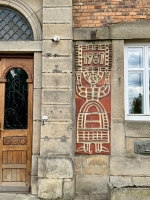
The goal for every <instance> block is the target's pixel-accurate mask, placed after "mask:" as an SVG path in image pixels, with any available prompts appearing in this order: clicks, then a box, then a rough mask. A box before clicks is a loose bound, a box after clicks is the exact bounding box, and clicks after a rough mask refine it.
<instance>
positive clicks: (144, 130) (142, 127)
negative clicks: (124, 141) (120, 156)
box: [125, 121, 150, 137]
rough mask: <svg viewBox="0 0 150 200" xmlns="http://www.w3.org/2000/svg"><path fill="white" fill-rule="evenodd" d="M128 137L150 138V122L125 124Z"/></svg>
mask: <svg viewBox="0 0 150 200" xmlns="http://www.w3.org/2000/svg"><path fill="white" fill-rule="evenodd" d="M125 130H126V136H129V137H149V136H150V135H149V130H150V123H149V122H135V121H134V122H131V121H130V122H128V121H126V122H125Z"/></svg>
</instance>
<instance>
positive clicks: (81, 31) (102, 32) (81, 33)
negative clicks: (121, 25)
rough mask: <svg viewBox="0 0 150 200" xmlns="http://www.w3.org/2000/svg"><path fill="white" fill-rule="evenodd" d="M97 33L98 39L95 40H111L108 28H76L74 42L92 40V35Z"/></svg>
mask: <svg viewBox="0 0 150 200" xmlns="http://www.w3.org/2000/svg"><path fill="white" fill-rule="evenodd" d="M93 31H95V32H96V38H94V39H101V40H104V39H109V31H108V27H101V28H98V27H96V28H74V32H73V34H74V40H91V33H92V32H93Z"/></svg>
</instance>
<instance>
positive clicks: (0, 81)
mask: <svg viewBox="0 0 150 200" xmlns="http://www.w3.org/2000/svg"><path fill="white" fill-rule="evenodd" d="M0 59H3V61H4V64H2V66H4V67H2V70H3V71H2V72H1V77H0V84H1V92H2V93H3V94H2V95H3V98H1V99H0V103H1V105H4V104H5V83H6V75H7V73H8V72H9V71H10V70H11V69H12V68H13V65H14V67H15V62H16V63H17V65H18V66H17V67H18V68H22V69H23V70H24V71H25V72H26V73H27V75H28V79H27V80H26V82H27V83H28V94H30V96H28V121H27V123H28V129H25V130H26V132H27V133H28V136H27V138H28V143H27V158H28V160H27V164H26V184H27V185H26V186H23V187H20V186H19V185H18V186H15V184H14V185H13V182H12V184H11V183H10V185H9V183H8V184H7V183H6V185H5V184H4V185H1V186H0V191H5V192H6V191H7V192H9V191H11V192H13V191H15V192H17V191H18V192H19V191H22V192H29V191H30V186H31V159H32V135H33V93H34V91H33V78H34V76H33V72H34V64H33V54H32V55H25V54H23V55H17V54H16V55H12V54H10V55H8V54H7V55H6V54H5V55H2V54H0ZM17 59H18V60H17ZM28 59H30V61H29V60H28ZM5 61H6V63H7V62H8V63H7V66H6V68H5ZM28 61H29V67H28V64H26V62H28ZM9 62H10V63H13V64H12V65H11V64H10V63H9ZM20 63H21V64H22V65H20ZM23 63H24V65H23ZM9 64H10V67H9ZM30 65H31V67H32V68H30ZM25 66H26V67H25ZM4 107H5V105H4V106H3V108H2V110H1V116H0V122H1V123H2V124H4V109H5V108H4ZM1 128H3V127H1ZM21 130H23V129H21ZM21 130H20V131H21ZM3 132H4V131H3ZM3 132H2V133H3ZM5 132H8V133H9V134H10V130H9V131H8V130H7V129H5ZM12 132H14V131H13V130H12ZM16 132H19V131H17V130H16ZM0 141H1V144H0V145H1V147H3V145H2V140H0ZM0 157H1V159H2V149H1V151H0ZM1 162H2V160H1ZM1 172H2V164H1V166H0V177H1V181H2V174H1ZM2 182H3V181H2ZM2 182H1V183H2Z"/></svg>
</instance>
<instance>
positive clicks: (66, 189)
mask: <svg viewBox="0 0 150 200" xmlns="http://www.w3.org/2000/svg"><path fill="white" fill-rule="evenodd" d="M74 193H75V183H74V180H71V179H65V180H64V185H63V194H64V199H65V200H70V199H73V196H74Z"/></svg>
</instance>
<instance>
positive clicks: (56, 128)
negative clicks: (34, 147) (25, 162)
mask: <svg viewBox="0 0 150 200" xmlns="http://www.w3.org/2000/svg"><path fill="white" fill-rule="evenodd" d="M64 135H65V136H66V137H72V124H71V123H68V122H46V123H45V126H42V131H41V138H44V137H48V138H61V137H62V136H64Z"/></svg>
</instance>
